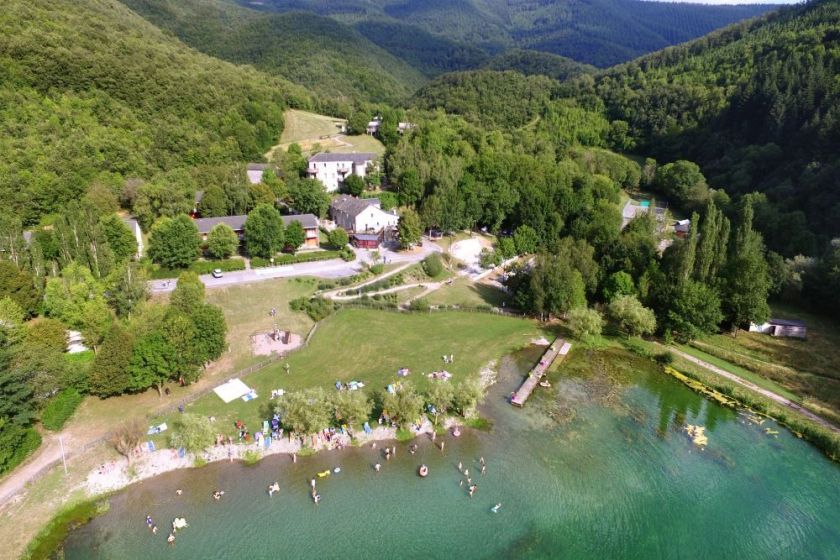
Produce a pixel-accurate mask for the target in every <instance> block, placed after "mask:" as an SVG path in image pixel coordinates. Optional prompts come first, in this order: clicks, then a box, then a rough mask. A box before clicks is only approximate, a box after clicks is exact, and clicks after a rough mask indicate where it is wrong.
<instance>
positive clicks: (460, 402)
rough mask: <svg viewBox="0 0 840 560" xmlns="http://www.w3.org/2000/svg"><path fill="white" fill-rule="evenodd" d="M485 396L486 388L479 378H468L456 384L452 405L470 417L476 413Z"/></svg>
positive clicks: (463, 414)
mask: <svg viewBox="0 0 840 560" xmlns="http://www.w3.org/2000/svg"><path fill="white" fill-rule="evenodd" d="M483 398H484V389H483V388H482V386H481V382H480V381H479V380H478V379H468V380H466V381H464V382H463V383H459V384H458V385H456V386H455V391H454V396H453V398H452V406H454V407H455V408H456V409H458V410H460V411H461V416H464V417H469V416H472V415H474V414H475V413H476V407H477V406H478V404H479V403H480V402H481V400H482V399H483Z"/></svg>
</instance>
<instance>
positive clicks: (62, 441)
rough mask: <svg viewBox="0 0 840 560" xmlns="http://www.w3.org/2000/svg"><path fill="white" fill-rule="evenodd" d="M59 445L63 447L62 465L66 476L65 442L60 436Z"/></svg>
mask: <svg viewBox="0 0 840 560" xmlns="http://www.w3.org/2000/svg"><path fill="white" fill-rule="evenodd" d="M58 444H59V445H60V446H61V463H62V464H63V465H64V474H67V458H66V457H65V456H64V440H63V439H62V437H61V436H58Z"/></svg>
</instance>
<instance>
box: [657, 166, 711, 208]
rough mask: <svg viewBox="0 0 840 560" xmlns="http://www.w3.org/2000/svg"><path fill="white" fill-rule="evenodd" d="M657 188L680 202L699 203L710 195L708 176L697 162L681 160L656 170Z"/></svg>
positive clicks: (683, 203) (685, 203)
mask: <svg viewBox="0 0 840 560" xmlns="http://www.w3.org/2000/svg"><path fill="white" fill-rule="evenodd" d="M654 185H655V186H656V188H657V189H658V190H659V191H660V192H662V193H663V194H665V195H666V196H668V197H670V198H672V199H674V200H675V201H677V202H678V203H679V204H682V205H689V204H699V203H703V202H705V201H706V199H707V198H708V197H709V187H708V185H707V184H706V178H705V177H704V176H703V174H702V173H701V172H700V168H699V167H698V166H697V164H696V163H694V162H691V161H685V160H679V161H676V162H674V163H668V164H666V165H663V166H662V167H660V168H658V169H657V170H656V178H655V179H654Z"/></svg>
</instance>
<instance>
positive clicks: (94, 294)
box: [44, 262, 112, 349]
mask: <svg viewBox="0 0 840 560" xmlns="http://www.w3.org/2000/svg"><path fill="white" fill-rule="evenodd" d="M44 309H45V311H46V313H47V315H49V316H51V317H55V318H57V319H60V320H61V321H63V322H64V323H65V324H66V325H68V326H70V327H71V328H74V329H77V330H79V331H81V332H82V335H83V336H84V338H85V340H86V342H87V343H88V344H89V345H90V346H92V347H94V349H95V347H96V345H97V344H99V342H100V341H101V339H102V338H103V337H104V336H105V333H107V332H108V329H109V328H110V323H111V319H112V314H111V310H110V309H109V308H108V305H107V303H106V302H105V295H104V288H103V287H102V285H101V284H99V282H97V281H96V280H94V278H93V275H92V274H91V272H90V270H88V268H87V267H84V266H81V265H79V264H77V263H75V262H74V263H70V264H69V265H68V266H66V267H65V268H64V269H63V270H62V271H61V276H60V277H59V278H50V279H49V280H48V281H47V288H46V290H45V295H44Z"/></svg>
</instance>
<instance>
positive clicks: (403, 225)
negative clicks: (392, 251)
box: [397, 208, 423, 249]
mask: <svg viewBox="0 0 840 560" xmlns="http://www.w3.org/2000/svg"><path fill="white" fill-rule="evenodd" d="M397 232H398V233H399V236H400V247H402V248H403V249H411V248H412V247H414V246H415V245H417V244H419V243H420V240H421V236H422V235H423V228H422V226H421V225H420V216H418V215H417V212H415V211H414V210H412V209H410V208H406V209H405V210H403V212H402V214H401V215H400V221H399V223H398V224H397Z"/></svg>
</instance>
